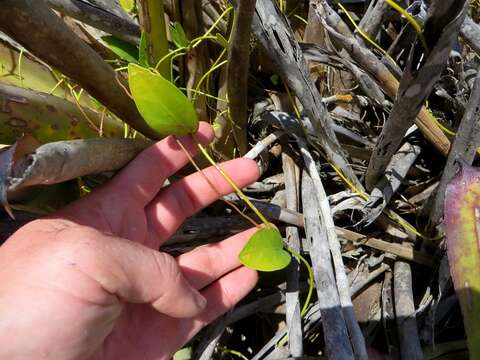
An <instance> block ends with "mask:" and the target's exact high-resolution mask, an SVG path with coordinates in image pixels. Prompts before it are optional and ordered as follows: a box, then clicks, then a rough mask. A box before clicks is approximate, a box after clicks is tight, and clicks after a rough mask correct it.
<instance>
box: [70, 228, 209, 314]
mask: <svg viewBox="0 0 480 360" xmlns="http://www.w3.org/2000/svg"><path fill="white" fill-rule="evenodd" d="M65 238H66V237H65ZM69 238H72V235H70V237H69ZM73 238H75V239H80V240H78V241H75V242H72V244H71V245H70V246H69V251H70V252H71V253H72V254H73V255H72V256H73V257H74V258H75V263H76V264H78V266H79V267H77V269H79V270H80V272H81V273H86V274H87V275H89V276H90V277H92V278H93V279H95V280H96V281H97V282H98V283H99V284H100V285H101V286H102V288H103V289H104V290H105V291H106V292H107V293H109V294H115V295H116V296H118V297H119V298H120V299H122V300H123V301H125V302H129V303H134V304H151V305H152V306H153V308H154V309H156V310H157V311H159V312H160V313H162V314H166V315H169V316H172V317H179V318H189V317H193V316H195V315H198V314H199V313H200V312H201V311H202V310H203V309H204V308H205V306H206V301H205V298H204V297H203V296H202V295H201V294H200V293H199V292H198V291H197V290H196V289H194V288H193V287H192V286H191V285H190V284H189V283H188V281H187V280H186V279H185V277H184V276H183V274H182V272H181V270H180V267H179V266H178V264H177V262H176V260H175V259H174V258H173V257H171V256H169V255H167V254H164V253H161V252H158V251H155V250H153V249H150V248H147V247H145V246H143V245H140V244H138V243H135V242H132V241H129V240H125V239H121V238H115V237H111V236H105V235H103V234H101V233H99V232H97V231H94V230H91V229H82V230H81V233H79V234H77V236H76V237H73Z"/></svg>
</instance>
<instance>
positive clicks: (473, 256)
mask: <svg viewBox="0 0 480 360" xmlns="http://www.w3.org/2000/svg"><path fill="white" fill-rule="evenodd" d="M459 166H460V169H459V171H458V173H457V175H456V176H455V178H454V179H453V180H452V182H451V183H450V184H449V185H448V186H447V191H446V195H445V228H446V235H447V243H448V260H449V263H450V272H451V274H452V278H453V283H454V285H455V290H456V292H457V295H458V298H459V301H460V306H461V308H462V313H463V318H464V324H465V331H466V332H467V337H468V345H469V350H470V358H471V359H480V341H479V339H480V170H479V169H476V168H473V167H471V166H469V165H466V164H460V165H459Z"/></svg>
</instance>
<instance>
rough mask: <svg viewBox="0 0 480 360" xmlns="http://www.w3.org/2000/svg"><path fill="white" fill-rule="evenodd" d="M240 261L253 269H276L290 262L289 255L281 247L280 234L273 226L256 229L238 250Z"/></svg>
mask: <svg viewBox="0 0 480 360" xmlns="http://www.w3.org/2000/svg"><path fill="white" fill-rule="evenodd" d="M239 259H240V262H241V263H242V264H243V265H245V266H247V267H249V268H251V269H255V270H260V271H277V270H281V269H283V268H285V267H287V266H288V264H290V260H291V256H290V254H289V253H288V252H286V251H285V250H284V249H283V240H282V235H280V233H279V232H278V230H277V229H274V228H263V229H260V230H258V231H257V232H256V233H255V234H253V236H252V237H251V238H250V240H249V241H248V243H247V245H245V247H244V248H243V250H242V251H241V252H240V256H239Z"/></svg>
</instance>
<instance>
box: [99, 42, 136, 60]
mask: <svg viewBox="0 0 480 360" xmlns="http://www.w3.org/2000/svg"><path fill="white" fill-rule="evenodd" d="M102 40H103V41H104V42H105V44H106V45H107V47H108V48H109V49H110V50H112V51H113V52H114V53H115V55H117V56H118V57H119V58H120V59H122V60H124V61H126V62H128V63H138V60H137V59H138V48H137V47H136V46H134V45H132V44H130V43H128V42H126V41H123V40H121V39H119V38H116V37H115V36H110V35H108V36H102Z"/></svg>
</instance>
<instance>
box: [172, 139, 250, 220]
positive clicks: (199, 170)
mask: <svg viewBox="0 0 480 360" xmlns="http://www.w3.org/2000/svg"><path fill="white" fill-rule="evenodd" d="M175 140H176V142H177V144H178V146H180V148H181V149H182V150H183V152H184V153H185V155H186V156H187V158H188V161H190V163H191V164H192V165H193V167H194V168H195V170H197V171H198V172H199V173H200V174H202V176H203V178H204V179H205V180H206V181H207V183H208V185H210V187H211V188H212V189H213V190H214V191H215V192H216V193H217V195H218V196H219V197H220V198H221V194H220V193H219V192H218V190H217V188H216V187H215V185H214V184H213V183H212V182H211V181H210V179H209V178H208V177H207V176H206V175H205V173H204V172H203V170H202V169H200V166H198V164H197V163H196V162H195V160H194V159H193V157H192V155H191V154H190V152H189V151H188V150H187V148H186V147H185V146H184V145H183V143H182V142H181V141H180V139H178V138H177V137H175ZM195 141H196V140H195ZM197 145H200V143H198V142H197ZM222 200H223V201H224V202H225V203H227V204H228V205H229V206H231V207H232V208H233V209H234V210H235V211H236V212H237V213H239V214H240V216H242V217H243V218H245V219H246V220H247V221H249V222H251V223H252V224H253V226H255V227H259V225H258V224H257V223H256V222H255V221H254V220H253V219H252V218H251V217H249V216H248V215H246V214H244V213H243V211H242V210H240V209H239V208H238V206H237V205H235V204H234V203H232V202H231V201H228V200H226V199H223V198H222Z"/></svg>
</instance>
